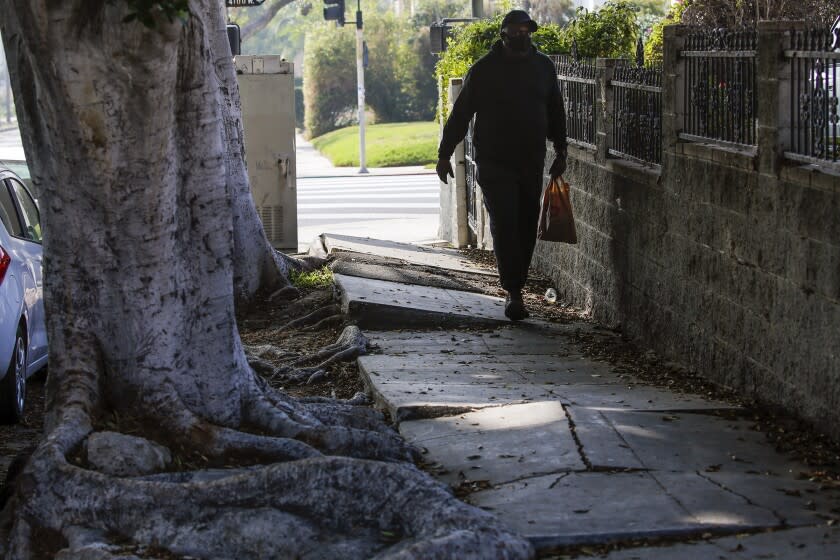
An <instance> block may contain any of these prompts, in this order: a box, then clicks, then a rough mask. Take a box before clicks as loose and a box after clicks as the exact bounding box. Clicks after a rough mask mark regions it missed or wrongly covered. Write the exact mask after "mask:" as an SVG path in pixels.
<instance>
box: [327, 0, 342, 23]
mask: <svg viewBox="0 0 840 560" xmlns="http://www.w3.org/2000/svg"><path fill="white" fill-rule="evenodd" d="M324 4H326V5H327V7H326V8H324V19H325V20H327V21H333V20H334V21H335V24H336V25H338V26H342V25H344V0H324Z"/></svg>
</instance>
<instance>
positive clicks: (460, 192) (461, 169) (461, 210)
mask: <svg viewBox="0 0 840 560" xmlns="http://www.w3.org/2000/svg"><path fill="white" fill-rule="evenodd" d="M463 82H464V81H463V79H462V78H452V79H450V80H449V112H451V111H452V106H453V105H454V103H455V100H456V99H457V98H458V95H459V94H460V93H461V87H462V86H463ZM441 126H443V125H441ZM441 130H442V129H441ZM450 163H451V164H452V171H453V172H454V173H455V177H454V178H452V177H450V178H449V181H448V183H441V189H446V192H445V193H444V192H443V190H442V191H441V197H440V200H441V215H440V221H441V225H440V232H441V233H442V234H443V233H446V232H448V233H449V235H442V236H441V237H443V238H444V239H446V240H447V241H449V242H450V243H452V245H454V246H455V247H466V246H467V244H468V243H469V239H470V235H469V233H470V232H469V225H468V223H467V180H466V166H465V161H464V143H463V142H461V143H460V144H458V146H457V147H456V148H455V152H453V154H452V159H451V160H450Z"/></svg>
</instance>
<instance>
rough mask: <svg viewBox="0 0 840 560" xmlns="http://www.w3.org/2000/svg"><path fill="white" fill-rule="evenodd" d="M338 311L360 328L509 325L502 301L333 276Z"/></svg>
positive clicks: (432, 289) (478, 295)
mask: <svg viewBox="0 0 840 560" xmlns="http://www.w3.org/2000/svg"><path fill="white" fill-rule="evenodd" d="M334 278H335V282H336V285H337V286H338V288H339V290H340V291H341V308H342V311H343V312H344V313H346V314H347V315H349V316H350V317H351V318H352V319H354V320H356V321H357V322H358V324H359V326H361V327H362V328H367V327H368V326H370V327H373V328H389V327H390V328H423V327H424V326H444V327H446V326H451V325H459V326H496V325H499V324H504V323H508V322H509V321H508V319H507V318H506V317H505V316H504V300H503V299H500V298H494V297H490V296H485V295H483V294H473V293H468V292H460V291H457V290H444V289H441V288H430V287H427V286H410V285H407V284H398V283H396V282H385V281H383V280H371V279H367V278H356V277H353V276H344V275H342V274H336V275H334Z"/></svg>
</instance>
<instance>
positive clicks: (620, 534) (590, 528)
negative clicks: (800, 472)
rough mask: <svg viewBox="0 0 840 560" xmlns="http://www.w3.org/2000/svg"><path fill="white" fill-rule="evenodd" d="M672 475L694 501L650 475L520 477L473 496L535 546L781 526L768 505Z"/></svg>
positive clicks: (699, 480)
mask: <svg viewBox="0 0 840 560" xmlns="http://www.w3.org/2000/svg"><path fill="white" fill-rule="evenodd" d="M674 477H675V480H679V481H680V482H681V483H682V484H683V486H684V488H685V489H686V490H685V492H684V496H688V495H690V496H691V498H692V499H691V500H687V502H681V501H680V500H678V499H675V498H674V497H673V496H671V495H670V494H668V493H666V492H663V491H662V488H661V486H660V485H659V483H658V482H657V481H656V480H655V479H654V478H653V477H652V476H650V474H648V473H645V472H636V473H601V472H586V473H563V474H560V475H549V476H542V477H535V478H530V479H527V480H521V481H517V482H513V483H510V484H505V485H502V486H499V487H497V488H493V489H490V490H484V491H481V492H477V493H475V494H472V495H470V496H469V498H468V501H469V502H471V503H473V504H475V505H477V506H479V507H482V508H485V509H488V510H489V511H491V512H493V513H495V514H496V515H498V516H499V517H501V518H502V519H505V520H506V521H507V522H508V523H509V524H510V526H511V528H513V529H515V530H517V531H519V532H520V533H522V534H523V535H525V536H526V537H528V538H529V539H530V540H531V541H532V542H533V543H534V545H535V546H536V547H537V548H538V549H543V548H548V547H553V546H562V545H571V544H587V543H604V542H610V541H616V540H625V539H639V538H655V537H666V536H679V535H689V534H696V535H700V534H702V533H706V532H713V533H718V534H721V533H724V534H725V533H732V532H736V531H743V530H746V529H753V528H758V527H778V526H780V525H781V522H780V521H779V519H778V518H777V517H776V516H775V515H774V514H773V513H772V512H770V511H768V510H767V509H765V508H762V507H758V506H755V505H752V504H750V503H748V502H747V501H746V500H744V499H743V498H740V497H738V496H735V495H733V494H732V493H730V492H727V491H725V490H723V489H721V488H720V487H718V486H716V485H714V484H712V483H711V482H708V481H706V480H704V479H702V478H701V477H699V476H697V475H695V474H693V473H676V474H675V475H674ZM729 512H731V513H729Z"/></svg>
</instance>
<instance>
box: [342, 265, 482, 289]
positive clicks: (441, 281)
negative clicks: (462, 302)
mask: <svg viewBox="0 0 840 560" xmlns="http://www.w3.org/2000/svg"><path fill="white" fill-rule="evenodd" d="M330 268H331V269H332V271H333V273H334V274H343V275H345V276H356V277H358V278H370V279H373V280H385V281H388V282H399V283H401V284H412V285H415V286H430V287H433V288H444V289H448V290H462V291H467V292H480V291H481V290H479V289H478V288H474V287H472V286H470V285H469V284H468V283H465V282H459V281H457V280H455V279H453V278H449V277H448V276H444V275H443V274H435V273H432V272H427V271H424V270H417V269H414V268H409V266H393V265H382V264H368V263H357V262H351V261H341V260H339V261H334V262H333V263H332V264H331V265H330Z"/></svg>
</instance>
